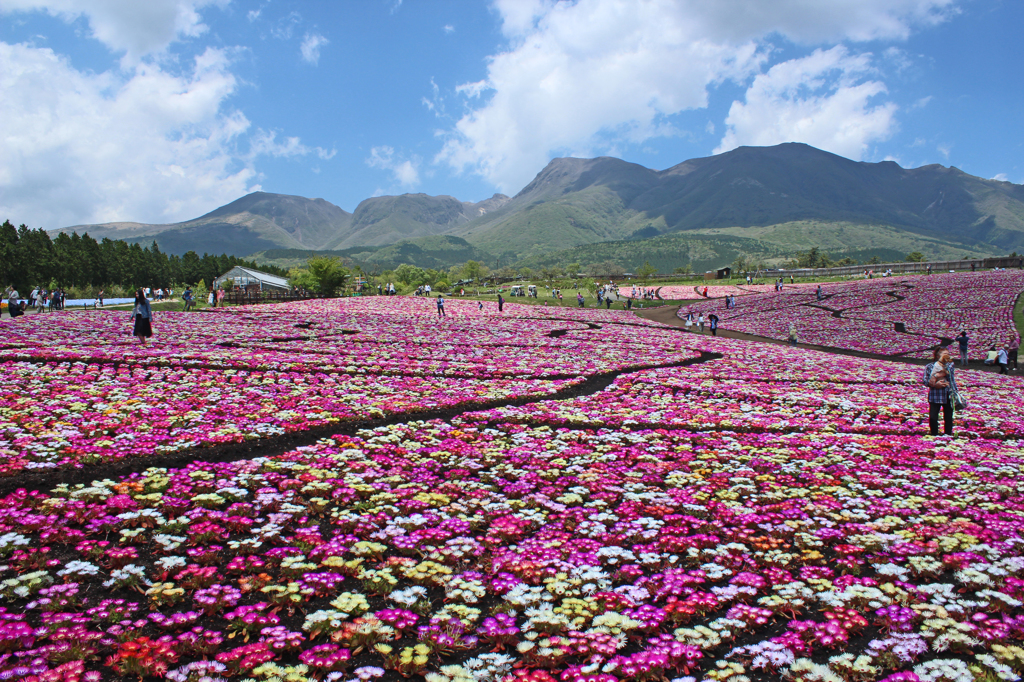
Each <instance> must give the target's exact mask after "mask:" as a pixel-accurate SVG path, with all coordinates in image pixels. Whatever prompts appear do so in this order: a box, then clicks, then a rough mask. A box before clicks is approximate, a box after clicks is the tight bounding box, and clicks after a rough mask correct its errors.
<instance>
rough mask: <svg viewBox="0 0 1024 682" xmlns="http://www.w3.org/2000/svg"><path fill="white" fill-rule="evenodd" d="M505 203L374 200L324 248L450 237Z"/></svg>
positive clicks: (407, 197)
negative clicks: (443, 235) (417, 238)
mask: <svg viewBox="0 0 1024 682" xmlns="http://www.w3.org/2000/svg"><path fill="white" fill-rule="evenodd" d="M507 201H508V197H507V196H505V195H504V194H495V195H494V196H492V197H491V198H490V199H487V200H485V201H481V202H479V203H472V202H468V201H459V200H458V199H456V198H455V197H449V196H439V197H432V196H428V195H426V194H402V195H401V196H395V197H391V196H389V197H373V198H372V199H366V200H365V201H363V202H362V203H360V204H359V206H357V207H356V210H355V212H354V213H353V214H352V221H351V223H350V224H349V225H348V226H346V227H345V228H343V229H342V230H340V231H339V232H337V233H336V234H335V235H334V237H333V238H332V239H331V240H330V241H329V242H328V243H327V244H326V245H325V248H328V249H344V248H346V247H352V246H380V245H383V244H393V243H395V242H398V241H401V240H405V239H414V238H416V237H429V236H435V235H440V234H450V233H451V232H452V231H453V230H454V229H455V228H457V227H458V226H459V225H462V224H464V223H467V222H469V221H470V220H473V219H476V218H480V217H482V216H486V215H488V214H489V213H490V212H492V211H494V210H496V209H498V208H500V207H501V206H503V205H504V204H505V203H506V202H507Z"/></svg>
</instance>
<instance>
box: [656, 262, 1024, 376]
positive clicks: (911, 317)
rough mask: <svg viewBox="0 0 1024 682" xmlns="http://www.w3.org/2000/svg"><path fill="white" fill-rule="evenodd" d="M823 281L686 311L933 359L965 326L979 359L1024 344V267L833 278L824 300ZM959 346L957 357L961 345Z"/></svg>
mask: <svg viewBox="0 0 1024 682" xmlns="http://www.w3.org/2000/svg"><path fill="white" fill-rule="evenodd" d="M816 287H817V285H798V286H791V285H789V284H786V285H785V288H784V289H783V291H781V292H776V291H774V290H773V291H770V292H765V293H760V294H748V295H739V294H737V297H736V307H735V308H731V309H725V305H724V303H723V302H722V301H720V300H702V301H701V302H700V303H693V304H689V305H684V306H683V307H682V308H680V309H679V312H678V315H679V316H680V317H682V318H684V317H686V315H687V314H688V313H693V314H695V315H696V314H697V313H699V312H703V313H704V314H705V315H707V314H708V313H711V312H714V313H715V314H716V315H718V316H719V318H720V319H721V328H722V329H729V330H732V331H737V332H742V333H745V334H753V335H756V336H764V337H767V338H772V339H780V340H781V339H785V338H787V336H788V334H789V326H790V324H794V325H796V328H797V333H798V336H799V340H800V342H801V343H808V344H813V345H819V346H830V347H833V348H843V349H847V350H855V351H864V352H869V353H878V354H881V355H892V356H906V357H913V358H926V357H927V358H930V357H931V349H932V348H934V347H936V346H938V345H939V344H941V343H943V342H947V343H948V342H949V341H951V340H952V339H953V338H954V337H955V336H957V335H958V334H959V333H960V332H961V331H963V330H966V331H967V334H968V336H969V337H970V347H969V354H970V358H971V359H972V360H980V359H982V358H984V357H985V351H987V350H988V348H989V347H990V346H992V345H999V344H1009V345H1010V347H1015V346H1017V345H1019V343H1020V335H1019V334H1018V332H1017V329H1016V327H1015V326H1014V324H1013V306H1014V303H1015V302H1016V300H1017V297H1018V296H1020V294H1021V292H1024V273H1022V272H1020V271H999V272H978V273H969V272H962V273H944V274H936V275H928V276H915V277H884V278H883V277H880V278H876V279H872V280H858V281H853V282H841V283H825V284H822V285H821V289H822V294H823V300H821V301H818V299H817V294H816ZM739 288H740V289H746V288H747V287H739ZM709 295H710V292H709ZM661 296H662V298H668V297H667V296H666V295H665V293H664V292H662V294H661ZM951 348H952V349H953V350H954V356H956V355H957V353H958V351H957V350H956V348H955V344H952V346H951Z"/></svg>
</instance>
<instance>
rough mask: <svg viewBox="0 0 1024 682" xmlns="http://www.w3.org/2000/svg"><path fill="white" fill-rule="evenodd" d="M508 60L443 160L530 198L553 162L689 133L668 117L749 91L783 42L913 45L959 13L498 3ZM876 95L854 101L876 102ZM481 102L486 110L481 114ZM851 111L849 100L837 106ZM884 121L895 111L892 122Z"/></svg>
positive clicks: (668, 1)
mask: <svg viewBox="0 0 1024 682" xmlns="http://www.w3.org/2000/svg"><path fill="white" fill-rule="evenodd" d="M494 6H495V8H496V9H497V11H498V12H499V14H500V17H501V21H502V31H503V33H504V35H505V36H506V38H507V39H508V41H509V47H508V49H507V50H506V51H504V52H501V53H499V54H496V55H493V56H491V57H490V58H489V59H488V67H487V77H486V78H485V79H484V80H482V81H480V82H477V83H465V84H462V85H460V86H458V87H457V88H456V93H457V94H459V95H462V96H464V97H465V98H466V100H467V101H466V104H467V107H468V111H467V113H466V114H465V115H464V116H463V117H462V118H461V119H460V120H459V121H458V122H457V123H456V125H455V126H454V128H453V129H451V130H449V131H448V135H447V140H446V142H445V145H444V147H443V149H442V151H441V152H440V153H439V154H438V155H437V157H436V159H435V161H436V162H441V163H446V164H448V165H449V166H451V167H452V168H454V169H455V170H456V171H464V170H470V171H472V172H475V173H478V174H480V175H482V176H483V177H485V178H487V179H488V180H489V181H490V182H492V183H493V184H495V185H496V186H497V187H498V188H499V189H501V190H502V191H504V192H512V191H516V190H518V189H519V188H520V187H522V186H523V185H524V184H525V183H526V182H528V181H529V180H530V179H531V178H532V177H533V174H534V173H536V172H537V170H538V169H539V168H541V167H542V166H543V165H544V163H546V162H547V160H548V159H549V158H550V157H551V156H552V155H554V154H562V155H593V154H594V153H600V152H607V150H609V149H613V148H615V147H616V145H617V144H619V143H621V142H632V143H638V142H639V143H642V142H643V141H644V140H647V139H650V138H652V137H656V136H659V135H662V134H665V133H667V132H668V133H672V134H678V131H677V130H675V128H674V127H673V126H671V125H669V124H667V122H666V121H665V119H666V117H670V116H672V115H675V114H678V113H680V112H683V111H686V110H692V109H697V108H703V107H706V106H707V102H708V89H709V87H710V86H712V85H714V84H717V83H721V82H723V81H726V80H730V79H732V80H736V81H738V82H746V80H747V79H748V78H750V77H751V76H753V75H755V74H757V73H758V72H760V70H761V68H762V67H763V65H764V63H765V61H766V59H767V57H768V54H769V53H770V52H771V47H770V46H769V45H768V44H767V43H766V42H765V41H766V40H767V39H768V38H770V37H773V36H782V37H783V38H785V39H788V40H791V41H793V42H796V43H798V44H815V43H820V42H822V41H836V40H854V41H857V40H874V39H887V40H893V39H903V38H905V37H907V36H908V35H909V34H910V33H911V31H912V30H913V29H914V28H915V27H917V26H921V25H928V24H933V23H936V22H939V21H941V20H943V18H944V17H946V16H948V14H950V13H951V12H953V11H955V8H954V6H953V0H828V1H826V0H772V1H771V2H765V1H764V0H722V1H716V2H708V1H707V0H578V1H577V2H557V1H556V0H494ZM873 87H875V86H873V85H868V86H865V87H861V88H860V90H853V91H849V90H845V89H844V90H843V91H842V93H841V95H842V97H847V96H854V95H855V96H858V97H863V96H864V94H865V93H866V92H867V91H870V90H871V89H872V88H873ZM474 98H478V99H479V101H474ZM833 104H839V100H833ZM879 113H883V112H879Z"/></svg>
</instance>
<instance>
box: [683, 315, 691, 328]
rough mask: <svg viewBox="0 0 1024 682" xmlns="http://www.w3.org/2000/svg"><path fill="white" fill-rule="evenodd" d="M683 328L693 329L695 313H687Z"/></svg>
mask: <svg viewBox="0 0 1024 682" xmlns="http://www.w3.org/2000/svg"><path fill="white" fill-rule="evenodd" d="M683 328H685V329H686V331H688V332H690V331H693V313H687V314H686V321H685V322H683Z"/></svg>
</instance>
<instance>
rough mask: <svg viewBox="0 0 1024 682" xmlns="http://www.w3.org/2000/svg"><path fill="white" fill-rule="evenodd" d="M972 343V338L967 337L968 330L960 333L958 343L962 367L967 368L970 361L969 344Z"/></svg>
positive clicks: (957, 338)
mask: <svg viewBox="0 0 1024 682" xmlns="http://www.w3.org/2000/svg"><path fill="white" fill-rule="evenodd" d="M968 341H970V337H969V336H967V330H966V329H965V330H963V331H962V332H960V336H958V337H956V342H957V344H959V346H960V365H961V366H963V367H966V366H967V364H968V363H969V362H970V360H968V359H967V342H968Z"/></svg>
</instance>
